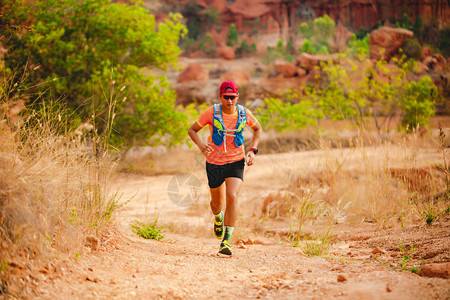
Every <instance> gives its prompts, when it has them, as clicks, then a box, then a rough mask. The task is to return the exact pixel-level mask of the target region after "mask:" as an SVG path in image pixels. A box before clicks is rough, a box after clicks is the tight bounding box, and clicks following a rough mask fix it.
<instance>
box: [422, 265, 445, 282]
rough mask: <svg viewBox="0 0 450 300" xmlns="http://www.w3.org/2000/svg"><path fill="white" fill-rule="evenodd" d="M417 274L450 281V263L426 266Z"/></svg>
mask: <svg viewBox="0 0 450 300" xmlns="http://www.w3.org/2000/svg"><path fill="white" fill-rule="evenodd" d="M417 274H418V275H420V276H423V277H439V278H444V279H450V262H445V263H435V264H429V265H424V266H422V267H421V268H420V269H419V271H418V272H417Z"/></svg>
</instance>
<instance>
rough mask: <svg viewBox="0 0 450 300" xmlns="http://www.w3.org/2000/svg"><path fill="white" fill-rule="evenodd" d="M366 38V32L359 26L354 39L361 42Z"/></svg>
mask: <svg viewBox="0 0 450 300" xmlns="http://www.w3.org/2000/svg"><path fill="white" fill-rule="evenodd" d="M366 36H367V31H366V29H364V27H362V26H361V27H360V28H359V31H358V34H357V35H356V38H357V39H358V40H363V39H364V38H365V37H366Z"/></svg>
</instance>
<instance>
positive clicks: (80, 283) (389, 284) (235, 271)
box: [36, 148, 450, 299]
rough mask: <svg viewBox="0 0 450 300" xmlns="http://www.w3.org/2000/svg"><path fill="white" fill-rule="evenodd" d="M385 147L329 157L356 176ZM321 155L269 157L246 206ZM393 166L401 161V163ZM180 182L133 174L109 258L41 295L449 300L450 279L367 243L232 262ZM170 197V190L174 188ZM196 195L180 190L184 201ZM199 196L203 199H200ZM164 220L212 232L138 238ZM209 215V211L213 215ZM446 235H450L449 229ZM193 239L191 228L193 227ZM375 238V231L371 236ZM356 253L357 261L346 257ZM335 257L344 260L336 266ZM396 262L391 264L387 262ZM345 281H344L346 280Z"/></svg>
mask: <svg viewBox="0 0 450 300" xmlns="http://www.w3.org/2000/svg"><path fill="white" fill-rule="evenodd" d="M380 151H384V149H382V148H374V149H368V150H367V151H366V153H365V154H364V155H362V154H361V153H357V152H355V151H353V150H351V149H344V150H333V153H329V154H327V155H328V156H327V157H328V158H332V159H337V160H342V161H341V162H340V163H344V164H345V166H346V167H347V168H352V167H353V166H356V165H358V161H361V159H374V157H375V156H377V154H379V153H380ZM323 157H324V154H323V152H321V151H311V152H297V153H286V154H277V155H261V156H258V161H257V164H256V165H255V166H252V167H251V168H247V170H246V173H245V184H244V188H243V190H242V192H241V203H242V205H246V203H247V202H248V201H257V200H258V199H261V198H262V197H263V195H265V194H267V192H268V191H270V190H275V189H277V188H282V187H283V185H284V184H285V183H286V180H287V179H286V178H287V177H289V176H293V175H296V174H298V173H299V172H301V171H302V170H307V169H308V170H316V169H317V168H319V167H320V166H321V165H322V163H323ZM418 157H420V160H422V161H427V162H430V161H439V159H440V157H439V156H437V155H436V154H433V153H431V152H427V151H422V152H420V153H419V154H418ZM393 164H395V161H394V159H393ZM190 175H193V176H195V177H196V178H197V179H198V180H199V181H201V186H200V188H199V190H197V192H198V202H199V203H202V205H203V207H207V203H208V189H207V188H206V178H205V175H204V171H203V170H202V168H201V167H199V168H198V169H194V170H192V172H191V173H190ZM173 178H174V175H164V176H151V177H143V176H127V177H121V178H120V179H119V180H118V181H117V182H116V185H115V186H116V187H117V188H120V192H121V193H123V198H124V199H128V198H131V200H130V202H129V203H128V204H127V206H126V209H125V210H124V211H123V213H122V214H121V217H120V218H119V224H120V226H119V230H120V233H119V234H117V235H115V236H112V240H113V241H114V242H113V243H109V244H105V245H104V247H101V251H97V252H93V253H92V254H90V255H82V257H81V258H79V259H78V260H77V262H76V263H75V264H72V265H70V266H69V270H68V271H66V272H63V275H64V276H60V277H58V276H55V277H54V278H53V279H52V280H51V281H49V284H48V285H47V286H46V285H42V286H41V288H39V289H37V291H36V293H37V294H38V295H40V297H42V298H60V299H74V298H75V299H76V298H78V299H86V298H87V299H97V298H99V299H106V298H114V299H115V298H117V299H126V298H127V299H128V298H135V299H149V298H164V299H184V298H189V299H206V298H211V297H219V298H229V297H230V298H282V299H298V298H299V297H301V298H305V299H329V298H339V299H448V298H449V297H450V285H449V282H450V281H449V280H445V279H430V278H423V277H419V276H417V275H415V274H412V273H410V272H394V271H392V270H390V269H389V268H387V267H385V266H383V264H382V263H380V261H382V260H381V259H379V258H378V257H373V255H371V250H372V249H371V248H367V247H363V246H361V245H360V242H359V241H358V240H355V241H343V242H339V243H336V244H334V245H333V249H332V251H331V255H330V256H329V257H328V258H322V257H313V258H309V257H306V256H304V255H302V254H301V251H300V250H299V248H294V247H292V246H290V245H289V244H286V243H283V242H279V241H276V240H271V241H270V244H268V245H247V246H246V248H245V249H239V248H237V247H234V248H233V250H234V254H233V256H232V257H231V258H223V257H220V256H218V255H217V250H218V241H217V240H216V239H215V238H214V237H213V236H212V229H211V228H210V227H211V224H210V222H209V221H210V220H211V215H207V216H203V215H202V214H200V215H199V214H193V213H192V209H190V208H184V207H180V206H177V205H175V204H174V203H173V201H171V200H170V195H169V194H168V186H169V184H170V182H171V180H173ZM169 190H170V188H169ZM189 192H191V190H190V189H189V188H188V189H184V190H181V189H180V193H181V194H183V195H184V194H186V193H189ZM195 197H197V196H195ZM155 211H157V212H158V213H159V218H160V221H161V222H162V223H167V222H170V221H175V222H176V223H178V222H179V223H180V224H182V226H190V225H192V226H194V225H195V226H197V227H198V226H200V228H204V229H203V230H204V231H206V232H210V235H209V236H208V233H206V234H201V235H200V236H201V237H194V236H195V235H191V234H184V233H183V232H186V231H180V233H179V234H174V233H166V237H165V238H164V239H163V240H162V241H154V240H144V239H142V238H138V237H135V236H132V235H131V231H130V227H129V224H130V223H131V222H132V221H133V220H135V219H141V220H142V219H145V218H147V217H148V216H149V215H154V213H155ZM204 211H205V212H207V209H206V208H205V209H204ZM445 230H448V227H446V229H445V228H444V232H445ZM187 231H189V228H188V229H187ZM362 231H363V232H366V233H367V232H375V228H372V227H369V228H368V229H365V228H363V229H362ZM349 251H352V252H353V255H352V258H351V259H347V258H346V253H347V252H349ZM333 257H335V258H334V259H333ZM386 259H388V258H386ZM338 275H343V278H344V279H345V280H344V281H343V282H338V280H337V278H338Z"/></svg>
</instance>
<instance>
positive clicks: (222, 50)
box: [216, 46, 235, 60]
mask: <svg viewBox="0 0 450 300" xmlns="http://www.w3.org/2000/svg"><path fill="white" fill-rule="evenodd" d="M216 56H217V57H218V58H222V59H226V60H233V59H234V56H235V53H234V49H233V48H232V47H229V46H223V47H217V48H216Z"/></svg>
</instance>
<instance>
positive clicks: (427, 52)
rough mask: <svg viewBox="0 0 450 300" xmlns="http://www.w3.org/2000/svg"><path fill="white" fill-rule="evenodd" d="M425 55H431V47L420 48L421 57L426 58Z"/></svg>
mask: <svg viewBox="0 0 450 300" xmlns="http://www.w3.org/2000/svg"><path fill="white" fill-rule="evenodd" d="M427 56H431V48H430V47H423V48H422V59H424V58H426V57H427Z"/></svg>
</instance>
